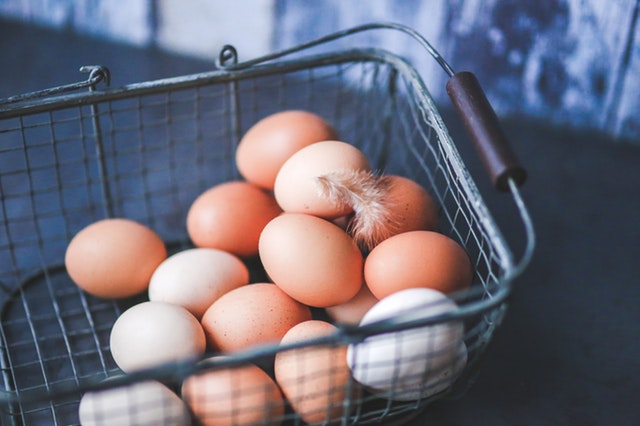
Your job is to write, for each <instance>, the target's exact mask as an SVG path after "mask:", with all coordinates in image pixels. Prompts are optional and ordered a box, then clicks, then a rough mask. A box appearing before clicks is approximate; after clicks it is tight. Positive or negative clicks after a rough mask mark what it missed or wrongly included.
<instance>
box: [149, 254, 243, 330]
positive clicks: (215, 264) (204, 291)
mask: <svg viewBox="0 0 640 426" xmlns="http://www.w3.org/2000/svg"><path fill="white" fill-rule="evenodd" d="M248 282H249V270H248V269H247V267H246V266H245V264H244V263H243V262H242V260H240V258H238V257H237V256H235V255H233V254H231V253H228V252H226V251H223V250H218V249H212V248H194V249H188V250H183V251H181V252H178V253H176V254H174V255H172V256H170V257H169V258H167V259H166V260H165V261H164V262H162V263H161V264H160V266H158V267H157V268H156V270H155V271H154V273H153V275H152V276H151V281H150V283H149V300H151V301H157V302H167V303H174V304H176V305H180V306H183V307H185V308H186V309H187V310H188V311H189V312H191V313H192V314H193V315H195V317H196V318H198V319H200V318H202V315H203V314H204V312H205V311H206V310H207V308H208V307H209V306H211V304H212V303H213V302H215V301H216V300H218V298H219V297H220V296H222V295H223V294H225V293H227V292H229V291H231V290H233V289H235V288H237V287H240V286H242V285H245V284H247V283H248Z"/></svg>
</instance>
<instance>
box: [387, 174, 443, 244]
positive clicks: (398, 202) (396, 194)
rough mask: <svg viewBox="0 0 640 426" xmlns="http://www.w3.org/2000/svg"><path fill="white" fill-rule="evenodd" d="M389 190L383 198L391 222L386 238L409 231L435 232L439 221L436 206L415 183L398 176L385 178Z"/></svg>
mask: <svg viewBox="0 0 640 426" xmlns="http://www.w3.org/2000/svg"><path fill="white" fill-rule="evenodd" d="M386 179H387V180H388V184H389V188H388V190H387V193H386V196H385V207H386V208H387V209H388V216H389V217H390V218H392V220H393V223H394V225H393V227H392V233H390V234H389V235H387V238H388V237H390V236H392V235H396V234H401V233H403V232H409V231H419V230H425V231H435V230H436V229H437V228H438V223H439V221H440V218H439V213H438V205H437V204H436V202H435V200H434V199H433V198H432V197H431V195H430V194H429V192H428V191H427V190H426V189H425V188H424V187H423V186H422V185H420V184H419V183H417V182H416V181H414V180H412V179H409V178H406V177H404V176H398V175H388V176H386Z"/></svg>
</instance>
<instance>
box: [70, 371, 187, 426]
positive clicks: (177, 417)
mask: <svg viewBox="0 0 640 426" xmlns="http://www.w3.org/2000/svg"><path fill="white" fill-rule="evenodd" d="M78 415H79V417H80V424H81V425H83V426H112V425H118V426H133V425H136V426H143V425H144V426H183V425H184V426H186V425H190V424H191V419H190V415H189V410H188V408H187V406H186V404H185V403H184V402H183V401H182V399H180V398H179V397H178V396H177V395H176V394H175V393H173V392H172V391H171V390H170V389H169V388H167V387H166V386H165V385H163V384H162V383H160V382H156V381H153V380H148V381H144V382H137V383H132V384H130V385H125V386H119V387H113V388H105V389H103V390H97V391H90V392H87V393H85V394H84V395H83V396H82V399H81V400H80V406H79V407H78Z"/></svg>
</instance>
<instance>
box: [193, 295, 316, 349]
mask: <svg viewBox="0 0 640 426" xmlns="http://www.w3.org/2000/svg"><path fill="white" fill-rule="evenodd" d="M309 319H311V310H310V309H309V308H308V307H307V306H305V305H303V304H302V303H300V302H297V301H296V300H294V299H292V298H291V297H290V296H288V295H287V294H286V293H285V292H284V291H282V290H281V289H280V288H279V287H277V286H276V285H274V284H271V283H254V284H249V285H247V286H243V287H239V288H236V289H235V290H232V291H230V292H228V293H227V294H225V295H223V296H222V297H220V298H219V299H218V300H216V301H215V302H214V303H213V304H212V305H211V306H210V307H209V309H207V311H206V312H205V314H204V315H203V317H202V327H203V329H204V331H205V334H206V336H207V342H208V344H209V347H210V348H212V349H214V350H219V351H222V352H233V351H237V350H241V349H246V348H249V347H251V346H253V345H258V344H265V343H277V342H278V341H280V339H281V338H282V336H284V335H285V333H286V332H287V331H289V329H290V328H291V327H293V326H295V325H296V324H298V323H300V322H302V321H306V320H309Z"/></svg>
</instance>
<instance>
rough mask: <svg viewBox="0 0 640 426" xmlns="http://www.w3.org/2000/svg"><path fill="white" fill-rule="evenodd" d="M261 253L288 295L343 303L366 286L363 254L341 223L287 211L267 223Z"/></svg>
mask: <svg viewBox="0 0 640 426" xmlns="http://www.w3.org/2000/svg"><path fill="white" fill-rule="evenodd" d="M259 253H260V259H261V260H262V264H263V266H264V268H265V271H266V272H267V274H268V275H269V277H270V278H271V280H273V282H274V283H275V284H276V285H277V286H278V287H280V288H281V289H282V290H284V291H285V293H287V294H288V295H289V296H291V297H293V298H294V299H296V300H298V301H299V302H301V303H304V304H306V305H309V306H314V307H327V306H333V305H337V304H340V303H344V302H346V301H347V300H349V299H351V298H352V297H353V296H355V295H356V293H357V292H358V290H360V287H361V286H362V267H363V260H362V254H361V252H360V250H359V249H358V246H357V245H356V244H355V242H354V241H353V240H352V239H351V237H350V236H349V235H348V234H347V233H346V232H345V231H344V230H342V229H340V227H338V226H337V225H335V224H333V223H331V222H329V221H326V220H324V219H320V218H318V217H315V216H311V215H306V214H300V213H283V214H282V215H280V216H278V217H276V218H275V219H273V220H272V221H271V222H269V223H268V224H267V226H265V228H264V230H263V231H262V234H261V236H260V242H259Z"/></svg>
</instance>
